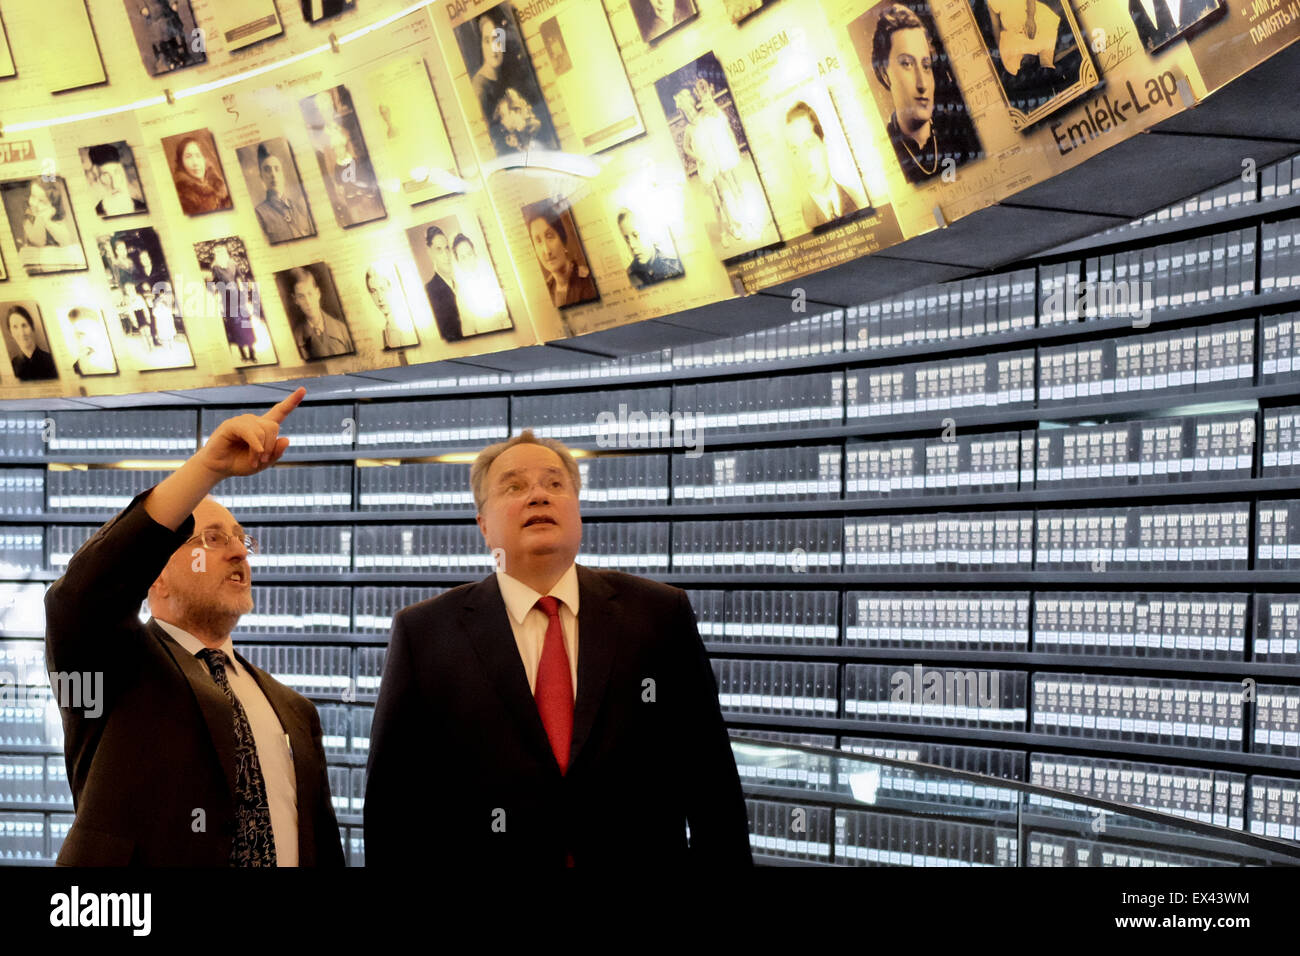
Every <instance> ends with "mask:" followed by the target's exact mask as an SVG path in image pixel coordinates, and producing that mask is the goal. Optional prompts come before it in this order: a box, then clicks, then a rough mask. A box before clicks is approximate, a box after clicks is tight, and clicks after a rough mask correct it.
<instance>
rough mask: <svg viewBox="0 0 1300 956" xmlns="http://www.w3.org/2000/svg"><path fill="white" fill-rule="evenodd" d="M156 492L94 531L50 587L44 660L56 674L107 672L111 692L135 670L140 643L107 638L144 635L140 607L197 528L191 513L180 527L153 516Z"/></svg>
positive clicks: (145, 493) (107, 689) (107, 687)
mask: <svg viewBox="0 0 1300 956" xmlns="http://www.w3.org/2000/svg"><path fill="white" fill-rule="evenodd" d="M151 491H153V488H152V487H150V488H149V489H148V490H146V491H142V492H140V494H138V495H136V496H135V498H133V499H132V500H131V503H130V504H129V505H127V506H126V508H124V509H123V510H122V511H121V512H119V513H118V514H117V515H116V516H115V517H114V518H113V519H112V520H110V521H109V522H108V523H107V524H105V525H103V527H101V528H99V529H98V530H97V531H96V532H95V533H94V534H92V535H91V536H90V538H89V539H88V540H87V541H86V543H85V544H83V545H82V546H81V547H80V548H79V549H78V550H77V553H76V554H74V555H73V556H72V559H71V560H70V561H69V562H68V568H67V570H66V571H64V573H63V576H62V577H60V578H59V579H58V580H57V581H55V582H54V584H52V585H51V586H50V589H49V590H48V591H46V592H45V660H46V665H47V666H48V668H49V669H50V670H51V671H62V672H87V671H95V672H99V673H102V674H104V675H105V688H104V689H105V692H106V694H108V695H109V696H110V697H112V696H114V688H113V686H112V685H113V681H112V679H111V675H112V674H114V673H121V672H122V670H123V669H124V668H130V667H131V666H132V665H133V663H134V660H135V655H136V654H137V653H138V652H139V650H140V648H139V647H138V645H136V644H135V643H134V642H132V641H121V640H118V641H110V640H106V639H105V635H108V634H122V633H124V632H126V633H131V632H135V633H140V632H141V626H140V619H139V614H140V604H141V602H142V601H143V600H144V599H145V598H146V597H148V595H149V587H150V585H152V584H153V582H154V581H155V580H157V578H158V575H159V574H160V573H161V572H162V569H163V568H164V567H166V566H167V562H168V561H169V560H170V559H171V556H172V554H174V553H175V551H176V549H177V548H179V547H180V546H181V545H182V544H184V543H185V541H186V540H187V539H188V538H189V537H190V536H191V535H192V534H193V533H194V516H193V515H187V516H186V517H185V520H184V521H182V522H181V525H180V527H179V528H177V529H176V530H175V531H170V530H168V529H167V528H165V527H164V526H162V525H161V524H159V523H158V522H157V521H155V520H154V519H153V518H152V517H150V516H149V512H147V511H146V510H145V509H144V506H143V502H144V499H145V498H146V497H147V496H148V494H149V492H151Z"/></svg>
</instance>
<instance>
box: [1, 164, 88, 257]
mask: <svg viewBox="0 0 1300 956" xmlns="http://www.w3.org/2000/svg"><path fill="white" fill-rule="evenodd" d="M0 197H3V201H4V207H5V214H6V216H7V217H8V219H9V227H10V229H11V230H12V232H13V237H14V244H15V245H16V246H17V247H18V258H19V261H21V262H22V264H23V268H24V269H25V270H26V271H27V274H28V275H29V276H35V275H48V274H50V273H55V272H71V271H77V270H81V269H85V268H86V255H85V252H84V251H83V250H82V248H81V234H80V233H79V232H78V231H77V221H76V218H75V217H74V216H73V214H72V204H71V203H70V202H69V201H68V187H67V184H66V183H65V182H64V181H63V177H61V176H40V177H37V178H34V179H19V180H13V181H11V182H6V183H0Z"/></svg>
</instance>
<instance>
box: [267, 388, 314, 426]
mask: <svg viewBox="0 0 1300 956" xmlns="http://www.w3.org/2000/svg"><path fill="white" fill-rule="evenodd" d="M306 395H307V389H305V388H303V387H302V386H301V385H299V386H298V387H297V388H296V389H295V390H294V393H293V394H292V395H290V396H289V397H288V398H286V399H285V400H284V401H282V402H277V403H276V404H275V405H273V406H272V407H271V410H270V411H269V412H267V413H266V417H267V418H269V419H271V421H273V422H275V423H276V424H277V425H279V424H280V423H281V422H283V421H284V420H285V419H286V418H288V417H289V413H290V412H291V411H293V410H294V409H295V408H297V407H298V405H299V404H300V403H301V402H302V400H303V398H304V397H305V396H306Z"/></svg>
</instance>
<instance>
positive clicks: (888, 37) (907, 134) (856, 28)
mask: <svg viewBox="0 0 1300 956" xmlns="http://www.w3.org/2000/svg"><path fill="white" fill-rule="evenodd" d="M849 35H850V37H851V38H852V39H853V43H854V47H855V49H856V50H857V52H858V56H859V58H860V59H861V61H862V65H863V68H864V70H865V71H866V73H867V74H868V77H869V78H870V79H871V80H873V81H874V83H873V86H872V92H873V94H875V96H876V102H877V104H878V105H879V106H880V107H881V113H882V115H888V117H889V120H888V122H887V123H886V124H885V127H886V130H887V131H888V134H889V141H890V143H891V144H892V145H893V147H894V155H895V156H896V157H897V159H898V165H899V167H900V169H901V170H902V172H903V176H904V178H905V179H906V180H907V181H908V182H909V183H920V182H925V181H926V180H928V179H931V178H933V177H935V176H938V175H940V174H941V173H942V172H943V171H944V170H945V169H947V168H956V167H958V166H961V165H963V164H965V163H967V162H969V161H971V160H973V159H976V158H978V157H980V156H982V155H983V152H982V151H981V148H980V142H979V138H978V137H977V136H976V133H975V124H974V123H973V122H972V121H971V118H970V115H969V113H968V112H967V110H966V103H965V101H964V100H963V99H962V97H961V93H960V92H959V91H958V89H957V84H956V81H955V79H954V78H953V76H952V73H951V70H950V69H949V66H948V58H947V54H946V53H944V51H943V46H942V44H941V43H940V42H939V40H938V34H937V32H936V31H935V29H934V22H933V20H932V18H931V16H930V12H929V6H928V4H926V3H925V2H924V0H913V2H912V3H910V4H907V5H904V4H902V3H896V2H893V0H885V2H884V3H880V4H877V5H876V6H874V7H872V8H871V9H870V10H868V11H867V12H866V13H865V14H863V15H862V16H861V17H858V18H857V19H856V20H854V21H853V22H852V23H851V24H850V25H849Z"/></svg>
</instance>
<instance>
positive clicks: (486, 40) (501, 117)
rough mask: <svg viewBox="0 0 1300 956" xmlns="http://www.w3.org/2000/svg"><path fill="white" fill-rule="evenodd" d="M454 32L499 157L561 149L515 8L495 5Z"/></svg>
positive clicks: (508, 4)
mask: <svg viewBox="0 0 1300 956" xmlns="http://www.w3.org/2000/svg"><path fill="white" fill-rule="evenodd" d="M455 34H456V43H457V45H458V46H459V47H460V51H461V57H462V59H463V60H464V62H465V70H466V72H468V73H469V77H470V86H471V87H472V88H473V90H474V96H475V98H476V99H477V100H478V103H479V109H480V110H482V113H483V120H484V122H485V123H487V126H488V135H489V137H490V138H491V140H492V146H493V148H494V149H495V150H496V153H497V155H498V156H502V155H506V154H508V153H516V152H522V151H524V150H528V149H559V148H560V141H559V137H558V136H557V135H556V133H555V125H554V123H553V122H552V120H551V112H550V109H549V108H548V107H547V105H546V99H545V98H544V97H543V95H542V89H541V85H540V84H539V83H538V81H537V74H536V72H535V71H534V70H533V63H532V60H531V59H529V56H528V52H527V50H526V49H525V48H524V44H523V39H522V38H521V37H520V35H519V27H518V26H517V25H516V23H515V13H514V7H513V5H512V4H510V3H509V2H506V3H499V4H497V5H496V6H495V7H492V8H490V9H488V10H485V11H484V12H483V13H481V14H479V15H478V16H476V17H474V18H472V19H470V20H467V21H466V22H464V23H462V24H460V25H459V26H458V27H456V28H455Z"/></svg>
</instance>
